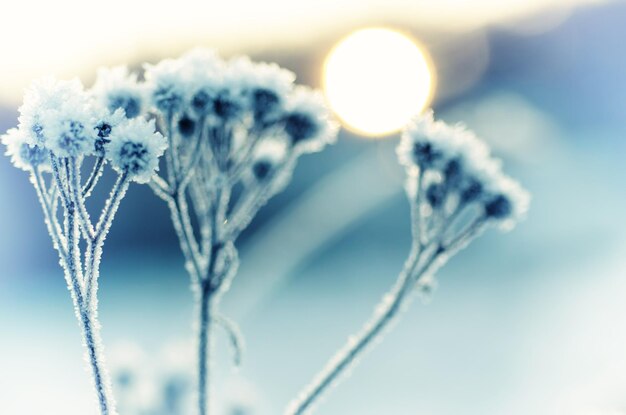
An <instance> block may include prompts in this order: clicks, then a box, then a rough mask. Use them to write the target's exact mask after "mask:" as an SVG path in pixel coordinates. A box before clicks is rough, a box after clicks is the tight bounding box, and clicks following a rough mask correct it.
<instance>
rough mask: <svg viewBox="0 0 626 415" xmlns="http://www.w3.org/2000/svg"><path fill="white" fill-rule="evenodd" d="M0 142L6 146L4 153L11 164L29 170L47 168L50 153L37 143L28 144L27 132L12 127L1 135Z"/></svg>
mask: <svg viewBox="0 0 626 415" xmlns="http://www.w3.org/2000/svg"><path fill="white" fill-rule="evenodd" d="M1 139H2V144H4V145H5V146H6V148H7V151H6V155H7V156H9V157H11V162H12V163H13V165H14V166H15V167H17V168H19V169H22V170H26V171H29V170H31V169H33V168H39V169H40V170H41V169H44V170H47V169H48V168H49V163H50V153H49V152H48V150H46V149H45V148H43V147H41V146H40V145H37V144H30V140H29V139H28V134H27V133H25V132H24V131H22V130H20V129H18V128H12V129H10V130H9V131H7V133H6V134H4V135H3V136H2V137H1Z"/></svg>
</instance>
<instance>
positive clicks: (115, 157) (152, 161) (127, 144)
mask: <svg viewBox="0 0 626 415" xmlns="http://www.w3.org/2000/svg"><path fill="white" fill-rule="evenodd" d="M109 138H110V140H111V141H110V143H109V144H108V145H107V158H108V159H109V160H110V161H111V164H112V165H113V168H114V169H116V170H117V171H118V172H120V173H126V174H128V175H129V178H130V179H131V180H134V181H136V182H138V183H147V182H149V181H150V179H151V178H152V176H153V175H154V173H155V172H156V171H157V170H158V167H159V157H161V156H162V155H163V152H164V151H165V149H166V148H167V141H166V140H165V138H164V137H163V136H162V135H161V134H159V133H158V132H156V130H155V124H154V121H153V120H152V121H145V120H143V119H141V118H135V119H132V120H126V121H125V122H123V123H120V124H119V125H118V126H117V127H116V128H115V129H114V130H112V131H111V135H110V136H109Z"/></svg>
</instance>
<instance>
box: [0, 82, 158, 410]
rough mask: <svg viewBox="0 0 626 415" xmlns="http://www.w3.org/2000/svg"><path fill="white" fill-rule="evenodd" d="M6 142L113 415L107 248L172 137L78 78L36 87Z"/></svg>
mask: <svg viewBox="0 0 626 415" xmlns="http://www.w3.org/2000/svg"><path fill="white" fill-rule="evenodd" d="M2 142H3V143H4V144H5V145H6V147H7V155H9V156H10V157H11V160H12V162H13V164H14V165H15V166H16V167H18V168H20V169H23V170H25V171H27V172H28V173H29V174H30V178H31V182H32V183H33V185H34V186H35V190H36V192H37V196H38V197H39V202H40V203H41V207H42V209H43V213H44V218H45V223H46V226H47V228H48V232H49V233H50V236H51V238H52V243H53V245H54V248H55V249H56V250H57V252H58V254H59V262H60V264H61V266H62V267H63V270H64V273H65V279H66V282H67V285H68V288H69V291H70V293H71V297H72V300H73V303H74V308H75V311H76V317H77V318H78V321H79V323H80V329H81V332H82V336H83V342H84V346H85V349H86V357H87V362H88V363H89V367H90V369H91V374H92V380H93V383H94V387H95V391H96V395H97V399H98V403H99V408H100V413H101V414H102V415H113V414H115V413H116V409H115V401H114V399H113V396H112V393H111V388H110V379H109V375H108V373H107V370H106V368H105V364H104V358H103V355H102V345H101V340H100V324H99V322H98V298H97V292H98V278H99V269H100V259H101V256H102V247H103V245H104V239H105V238H106V235H107V233H108V231H109V228H110V227H111V223H112V222H113V218H114V216H115V213H116V212H117V209H118V207H119V204H120V201H121V200H122V199H123V198H124V195H125V194H126V190H127V189H128V186H129V184H130V183H131V182H133V181H135V182H139V183H145V182H147V181H149V180H150V178H151V176H152V175H153V174H154V172H155V170H156V169H157V166H158V159H159V157H160V156H161V155H162V154H163V152H164V150H165V148H166V146H167V142H166V141H165V139H164V138H163V136H162V135H161V134H159V133H157V132H156V131H155V124H154V122H148V121H145V120H143V119H132V120H131V119H129V118H127V116H126V115H125V113H124V111H123V110H117V111H111V110H109V109H108V108H105V107H101V106H100V105H98V103H97V102H95V101H94V100H93V97H92V94H91V93H90V92H86V91H84V89H83V86H82V84H81V83H80V82H79V81H78V80H73V81H56V80H53V79H44V80H41V81H39V82H35V83H34V84H33V85H32V86H31V87H30V89H29V90H28V91H27V92H26V95H25V97H24V103H23V105H22V106H21V107H20V116H19V125H18V127H17V128H13V129H11V130H9V131H8V132H7V133H6V134H5V135H4V136H2ZM107 163H109V164H110V165H111V166H112V167H113V170H114V171H115V172H116V173H117V180H116V182H115V184H114V185H113V188H112V189H111V190H110V196H109V198H108V199H107V200H106V202H105V204H104V208H103V210H102V212H101V213H100V215H99V217H98V220H97V221H96V222H95V223H94V222H92V220H91V215H90V214H89V212H88V211H87V208H86V206H85V202H86V200H87V198H89V196H90V195H91V194H92V192H93V191H94V189H95V187H96V185H97V184H98V181H99V178H100V176H101V175H102V172H103V169H104V166H105V164H107ZM88 165H90V166H91V173H90V174H89V175H88V177H87V179H86V180H83V179H82V178H81V172H82V170H83V167H84V168H88V167H89V166H88ZM59 204H60V205H61V207H62V215H61V217H60V215H59V208H58V207H59ZM61 218H62V220H61Z"/></svg>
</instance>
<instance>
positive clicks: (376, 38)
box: [324, 28, 434, 135]
mask: <svg viewBox="0 0 626 415" xmlns="http://www.w3.org/2000/svg"><path fill="white" fill-rule="evenodd" d="M433 84H434V82H433V74H432V71H431V65H429V61H428V58H427V56H426V54H425V52H424V51H423V50H422V49H420V47H419V46H418V45H417V44H416V43H415V42H414V41H413V40H411V39H410V38H408V37H407V36H405V35H403V34H401V33H399V32H396V31H393V30H389V29H381V28H373V29H362V30H358V31H356V32H354V33H353V34H351V35H349V36H348V37H346V38H345V39H343V40H342V41H340V42H339V43H338V44H337V46H335V48H334V49H333V50H332V51H331V52H330V54H329V56H328V58H327V60H326V63H325V65H324V90H325V92H326V96H327V98H328V102H329V103H330V106H331V107H332V108H333V110H334V111H335V112H336V113H337V115H338V117H339V118H340V119H341V120H342V121H343V122H344V124H345V125H346V126H347V127H348V128H350V129H352V130H354V131H356V132H359V133H361V134H365V135H385V134H389V133H393V132H395V131H398V130H399V129H401V128H402V127H403V126H404V125H405V124H406V122H407V121H408V120H409V118H410V117H411V116H412V115H414V114H416V113H419V112H421V111H422V110H423V109H424V108H425V107H426V106H427V105H428V104H429V102H430V98H431V95H432V92H433Z"/></svg>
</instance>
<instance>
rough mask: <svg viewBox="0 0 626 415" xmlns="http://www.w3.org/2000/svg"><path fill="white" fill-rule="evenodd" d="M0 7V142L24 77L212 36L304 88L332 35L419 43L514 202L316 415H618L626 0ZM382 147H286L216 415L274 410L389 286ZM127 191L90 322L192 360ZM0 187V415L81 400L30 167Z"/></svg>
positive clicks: (179, 299)
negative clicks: (517, 185)
mask: <svg viewBox="0 0 626 415" xmlns="http://www.w3.org/2000/svg"><path fill="white" fill-rule="evenodd" d="M3 9H4V10H3V16H4V18H3V23H2V24H1V25H0V38H1V39H3V40H2V42H1V43H0V56H2V63H1V64H0V131H2V132H4V131H5V130H6V129H8V128H10V127H12V126H14V125H15V124H16V116H17V110H16V108H17V107H18V105H19V103H20V100H21V94H22V90H23V88H24V87H25V86H26V85H27V84H28V82H29V81H30V80H31V79H32V78H34V77H37V76H41V75H45V74H50V73H52V74H55V75H57V76H60V77H71V76H74V75H79V76H80V77H81V78H82V79H83V80H84V81H85V82H86V83H89V82H91V81H92V80H93V76H94V74H95V68H96V67H98V66H100V65H112V64H120V63H131V64H133V63H138V62H142V61H146V60H147V61H156V60H158V59H160V58H162V57H168V56H176V55H178V54H179V53H181V52H183V51H185V50H187V49H189V48H191V47H195V46H210V47H215V48H218V49H219V50H220V51H221V52H222V53H223V54H224V55H225V56H231V55H234V54H250V55H251V56H253V57H254V58H257V59H262V60H271V61H276V62H278V63H279V64H281V65H282V66H285V67H287V68H289V69H291V70H293V71H295V72H296V73H297V74H298V79H299V81H300V82H302V83H305V84H309V85H313V86H319V85H320V84H321V82H320V77H321V70H322V63H323V60H324V56H325V55H326V53H327V52H328V51H329V50H330V49H331V48H332V46H333V45H334V44H335V43H336V42H337V41H338V40H339V39H340V38H342V37H343V36H345V35H346V34H348V33H350V32H352V31H353V30H356V29H358V28H362V27H369V26H381V25H382V26H386V27H390V28H395V29H399V30H403V31H405V32H408V33H411V34H412V35H413V36H414V37H416V38H417V39H419V40H420V42H421V43H422V44H423V45H424V47H425V48H426V49H427V50H428V52H429V53H430V55H431V56H432V60H433V63H434V67H435V70H436V74H437V79H438V86H437V90H436V91H435V96H434V101H433V107H434V109H435V111H436V112H437V114H438V116H439V117H441V118H443V119H445V120H447V121H463V122H464V123H466V124H467V125H468V126H469V127H471V128H472V129H474V130H475V131H476V132H478V134H479V135H480V136H482V137H483V138H484V139H485V140H487V141H488V142H489V143H490V144H491V146H492V147H493V149H494V152H495V153H496V154H497V155H498V156H500V157H502V158H503V159H504V160H505V163H506V170H507V171H508V172H509V173H511V175H513V176H514V177H517V178H519V179H520V181H521V182H522V183H523V184H524V185H525V186H526V187H528V188H529V189H530V190H531V191H532V193H533V203H532V207H531V211H530V214H529V216H528V218H527V220H526V221H525V222H524V223H523V224H522V225H520V226H519V227H518V228H517V229H515V230H514V231H513V232H511V233H508V234H502V233H499V232H497V231H491V232H488V233H487V234H486V235H484V236H483V237H482V238H480V239H479V240H477V241H476V242H474V243H473V244H472V245H471V246H470V247H469V248H468V249H466V250H465V251H463V252H461V253H460V254H459V255H457V256H456V257H455V258H454V259H453V260H452V261H451V262H450V263H449V264H448V265H447V266H446V267H445V268H444V269H443V270H442V271H441V272H439V274H438V280H439V287H438V289H437V290H436V291H435V293H434V294H433V295H432V298H431V299H430V300H429V301H426V302H422V301H415V302H414V303H413V304H412V307H411V308H410V309H409V310H408V311H407V312H406V313H405V314H404V316H403V318H402V320H401V321H400V322H399V324H397V326H396V327H395V329H394V330H393V331H392V332H391V333H390V334H389V335H388V336H387V337H386V339H385V340H384V341H383V342H382V343H380V344H379V345H378V346H377V347H376V348H375V349H374V350H373V351H371V352H370V353H369V354H368V355H367V356H366V357H365V358H364V359H362V361H361V362H360V365H359V366H358V367H357V368H355V369H354V370H353V372H352V375H351V376H350V377H349V378H347V379H345V380H344V382H342V383H341V384H340V386H338V387H337V388H336V389H335V390H333V391H332V393H331V394H329V395H328V396H327V399H326V400H325V402H324V403H323V405H321V406H320V407H319V408H318V411H317V413H319V414H328V415H339V414H342V415H345V414H360V415H378V414H380V415H382V414H394V415H413V414H420V415H458V414H464V415H501V414H508V415H518V414H519V415H521V414H524V415H527V414H537V415H554V414H563V415H617V414H623V413H626V320H625V318H624V317H625V316H626V300H625V299H626V256H625V255H624V253H626V233H625V232H624V229H626V220H625V217H626V215H624V212H625V211H626V187H625V186H624V177H626V167H625V164H624V155H625V154H626V153H625V151H626V140H625V137H626V49H625V48H624V39H626V3H625V2H622V1H613V2H611V1H583V0H580V1H575V0H571V1H568V0H562V1H549V0H534V1H529V0H516V1H513V0H506V1H502V0H500V1H496V0H474V1H460V0H442V1H438V2H431V1H425V0H387V1H383V0H370V1H362V0H341V1H337V0H332V1H331V0H316V1H311V0H306V1H287V0H264V1H246V0H230V1H227V2H197V1H191V0H179V1H177V2H173V3H169V2H167V3H165V2H163V3H155V2H148V1H133V2H129V1H117V0H112V1H108V2H106V3H102V4H96V3H89V2H79V1H72V0H62V1H55V2H35V1H22V2H13V3H11V4H10V5H9V4H6V5H4V6H3ZM367 93H368V91H367V90H363V91H362V97H363V99H367ZM396 143H397V136H393V135H392V136H389V137H386V138H384V139H380V140H376V139H371V138H368V139H365V138H363V137H360V136H358V135H356V134H352V133H349V132H347V131H345V130H344V131H342V132H341V134H340V140H339V142H338V143H337V144H336V145H335V146H333V147H332V148H329V149H327V150H325V151H324V152H323V153H321V154H316V155H312V156H307V157H306V158H303V159H302V160H301V163H300V165H299V166H298V168H297V170H296V174H295V178H294V181H293V183H292V184H291V185H290V186H289V187H288V188H287V189H286V190H285V191H284V192H283V193H282V194H280V195H278V196H277V197H275V198H274V199H273V200H272V201H271V202H270V203H269V204H268V205H267V206H266V207H265V208H264V209H263V210H262V212H261V214H260V215H259V217H258V218H257V219H256V220H255V222H254V224H253V225H252V226H251V227H250V228H249V229H248V231H247V232H246V233H245V234H244V236H243V237H242V239H241V240H240V241H239V248H240V250H241V254H240V257H241V260H242V263H241V267H240V271H239V275H238V276H237V279H236V280H235V281H234V284H233V286H232V289H231V291H230V293H229V294H228V295H227V296H226V297H225V298H224V302H223V310H224V312H225V314H226V315H228V316H230V317H232V318H234V319H235V320H237V321H238V322H239V323H240V325H241V329H242V331H243V332H244V334H245V336H246V340H247V351H246V354H245V358H244V363H243V368H241V369H240V370H238V371H235V370H233V368H232V364H231V359H230V353H231V351H230V350H229V348H228V344H227V342H226V340H225V339H223V338H220V340H219V341H218V363H217V369H216V370H217V375H216V377H217V380H216V388H217V393H216V396H220V404H219V409H220V413H221V414H229V413H230V414H234V413H236V412H235V410H234V408H236V407H237V405H239V404H240V403H241V402H244V404H246V405H247V404H248V403H249V404H251V405H252V406H253V408H254V411H253V412H252V413H253V414H260V415H265V414H269V415H274V414H278V413H281V411H282V409H283V408H284V406H285V405H286V403H287V402H288V401H289V399H290V398H292V397H293V396H294V395H295V394H296V392H297V391H299V389H300V388H301V387H302V386H303V385H304V384H305V383H307V382H308V381H309V379H310V378H311V377H312V376H313V374H314V373H316V372H317V371H318V369H320V368H321V367H322V365H323V364H324V363H325V362H326V360H327V359H328V358H329V357H330V356H331V354H332V353H333V352H334V351H335V350H336V349H337V348H338V347H339V346H340V345H341V344H343V342H344V341H345V339H346V338H347V336H348V335H349V334H350V333H351V332H354V331H355V330H356V329H358V328H359V327H360V325H361V323H362V322H363V321H364V320H365V319H366V318H367V317H368V316H369V314H370V312H371V310H372V307H373V305H374V304H375V302H376V301H378V299H379V298H380V297H381V295H382V294H383V292H384V291H385V290H386V289H387V287H388V286H390V285H391V284H392V281H393V280H394V279H395V277H396V275H397V273H398V272H399V270H400V268H401V266H402V263H403V261H404V258H405V256H406V254H407V252H408V249H409V244H410V235H409V212H408V205H407V203H406V201H405V197H404V194H403V188H402V185H403V172H402V170H401V169H400V168H399V167H398V165H397V163H396V159H395V153H394V147H395V145H396ZM131 190H132V191H131V192H129V194H128V196H127V197H126V199H125V200H124V202H123V205H122V207H121V209H120V212H119V214H118V218H117V219H116V221H115V223H114V226H113V228H112V231H111V233H110V235H109V237H108V239H107V244H106V246H105V254H104V258H103V264H102V278H101V292H100V298H101V302H100V308H101V319H102V323H103V326H104V331H103V336H104V341H105V345H106V346H107V351H109V352H110V353H109V354H110V356H109V360H110V361H111V364H113V365H114V364H116V362H118V361H120V360H124V359H126V360H130V361H132V362H134V363H138V362H142V365H144V363H145V365H144V367H147V368H151V369H150V370H151V371H152V372H151V373H161V372H162V371H164V370H166V369H167V368H165V369H164V368H163V366H164V365H173V366H176V365H183V366H184V364H185V362H187V361H188V360H189V358H192V357H193V356H191V355H190V352H188V351H187V349H186V346H185V342H186V341H188V339H190V337H191V334H192V329H191V325H190V317H191V315H192V313H193V306H192V300H191V294H190V292H189V287H188V280H187V276H186V274H185V272H184V268H183V259H182V255H181V254H180V252H179V249H178V246H177V240H176V237H175V235H174V232H173V230H172V227H171V225H170V222H169V218H168V212H167V210H166V206H165V205H164V204H163V203H162V202H161V201H160V200H159V199H157V198H156V197H155V196H154V195H153V194H152V193H151V192H150V190H149V189H148V188H147V187H145V186H144V187H140V186H133V188H132V189H131ZM0 201H1V202H0V413H2V414H7V415H34V414H50V415H55V414H63V415H74V414H76V415H84V414H91V413H93V408H94V406H93V399H92V392H91V386H90V383H89V377H88V374H87V372H86V371H85V369H84V366H83V360H82V358H81V356H82V350H81V344H80V334H79V330H78V328H77V324H76V321H75V318H74V316H73V310H72V307H71V302H70V298H69V296H68V292H67V289H66V287H65V283H64V280H63V275H62V272H61V270H60V268H59V267H58V264H57V262H58V260H57V257H56V253H55V252H54V251H53V249H52V246H51V242H50V240H49V237H48V235H47V233H46V230H45V227H44V224H43V220H42V215H41V212H40V208H39V205H38V203H37V201H36V197H35V193H34V190H33V189H32V187H31V186H30V184H29V183H28V178H27V176H26V175H25V174H23V172H21V171H17V170H16V169H14V168H13V167H12V166H11V165H10V163H9V160H8V159H7V158H0ZM140 355H141V356H140ZM164 356H165V357H164ZM177 367H178V366H177ZM156 376H157V375H155V377H156ZM148 377H150V376H148ZM146 388H147V389H149V388H148V387H146ZM142 393H143V392H142ZM145 394H146V396H150V393H149V392H146V393H145ZM137 396H143V395H142V394H141V393H138V394H137ZM122 415H123V414H122Z"/></svg>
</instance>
